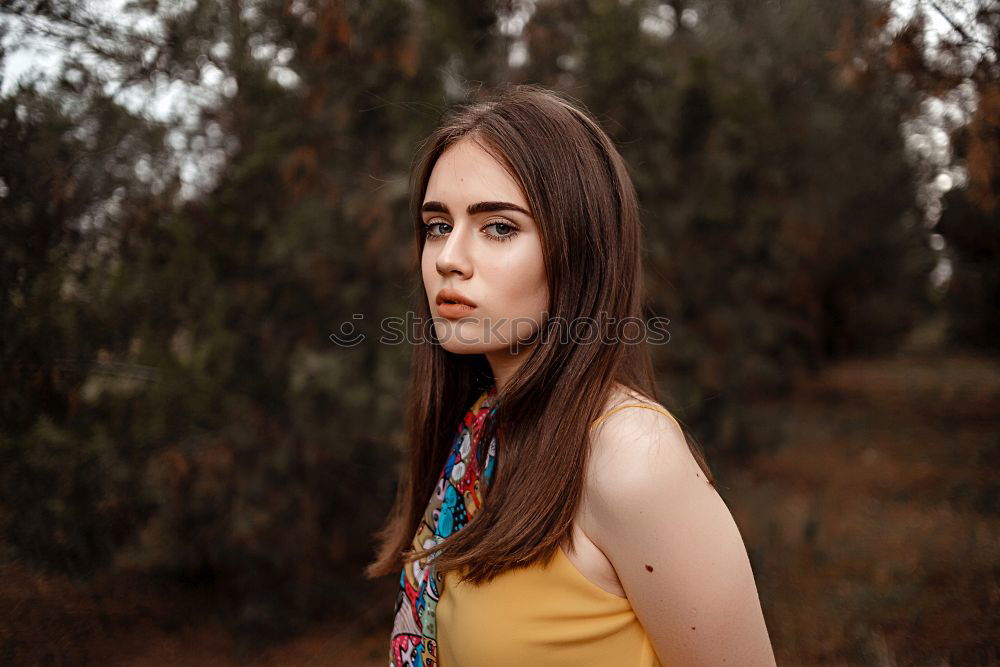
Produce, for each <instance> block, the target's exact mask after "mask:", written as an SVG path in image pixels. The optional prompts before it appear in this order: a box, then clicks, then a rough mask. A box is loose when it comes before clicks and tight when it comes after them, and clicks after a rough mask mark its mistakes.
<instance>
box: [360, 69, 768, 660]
mask: <svg viewBox="0 0 1000 667" xmlns="http://www.w3.org/2000/svg"><path fill="white" fill-rule="evenodd" d="M412 179H413V180H412V182H411V195H412V200H411V204H412V210H413V211H414V213H415V224H416V231H417V249H418V254H419V259H420V266H421V272H422V278H423V286H424V293H423V294H421V299H420V303H419V304H418V312H419V314H421V315H422V316H423V317H424V318H425V320H426V319H430V318H433V320H432V322H433V326H432V327H431V328H430V329H429V330H428V334H429V337H430V338H431V340H430V341H428V342H426V343H424V344H418V345H417V346H416V347H415V350H414V356H413V364H412V374H411V385H410V387H411V389H410V403H409V414H408V419H409V438H410V460H409V467H408V470H407V471H406V474H404V475H403V478H402V481H401V485H400V489H399V493H398V496H397V502H396V507H395V509H394V512H393V515H392V516H391V517H390V520H389V521H388V523H387V524H386V526H385V528H384V529H383V530H382V531H381V533H380V537H381V546H380V550H379V554H378V558H377V559H376V560H375V562H373V563H372V564H371V565H370V566H369V568H368V571H367V572H368V575H369V576H378V575H384V574H389V573H399V572H400V567H401V566H402V573H401V574H400V590H399V594H398V596H397V601H396V614H395V621H394V627H393V633H392V638H391V647H390V654H391V657H390V660H391V664H392V665H396V666H401V665H435V666H436V665H441V666H443V667H459V666H461V667H468V666H474V667H475V666H480V665H503V666H505V667H506V666H509V665H523V666H534V665H590V664H595V665H596V664H601V665H604V664H607V665H616V666H617V665H659V664H663V665H726V664H728V665H734V666H735V665H773V664H774V656H773V653H772V650H771V645H770V640H769V638H768V634H767V629H766V626H765V623H764V618H763V614H762V611H761V606H760V602H759V600H758V596H757V591H756V586H755V583H754V579H753V573H752V571H751V568H750V563H749V559H748V558H747V553H746V549H745V547H744V545H743V542H742V539H741V537H740V534H739V530H738V528H737V526H736V524H735V522H734V521H733V518H732V516H731V514H730V513H729V510H728V508H727V507H726V505H725V503H724V502H723V501H722V499H721V498H720V497H719V495H718V493H717V492H716V490H715V488H714V480H713V478H712V475H711V472H710V470H709V468H708V466H707V464H706V463H705V460H704V458H703V456H702V455H701V454H700V452H699V450H698V448H697V446H696V445H693V444H689V443H688V441H687V440H686V438H685V434H684V432H683V430H682V429H681V427H680V425H679V424H678V423H677V422H676V420H675V419H674V418H673V417H672V416H671V415H670V413H669V412H668V411H667V410H666V409H665V408H663V406H661V405H660V404H659V403H658V402H657V400H656V389H655V382H654V377H653V371H652V364H651V362H650V357H649V352H648V349H647V347H646V346H645V345H644V344H643V341H642V340H641V339H640V340H638V341H637V339H636V336H635V333H636V332H635V329H636V327H635V325H636V323H642V307H643V290H642V266H641V255H640V251H641V248H640V231H641V229H640V221H639V209H638V203H637V201H636V196H635V192H634V189H633V187H632V184H631V180H630V178H629V175H628V173H627V170H626V167H625V164H624V162H623V160H622V158H621V156H620V155H619V153H618V151H617V150H616V149H615V147H614V145H613V144H612V142H611V141H610V139H609V138H608V137H607V135H606V134H605V133H604V132H603V131H602V130H601V129H600V127H599V126H598V125H597V123H596V122H595V121H594V120H593V118H592V117H591V116H590V115H589V114H588V113H587V112H585V111H583V110H582V108H581V107H579V106H578V105H575V104H573V103H571V102H569V101H567V100H566V99H564V98H562V97H560V96H558V95H556V94H554V93H552V92H550V91H547V90H545V89H542V88H539V87H535V86H508V87H505V88H502V89H500V90H498V91H497V92H496V93H495V94H493V96H492V97H491V98H490V99H488V100H487V101H482V102H480V103H477V104H470V105H465V106H461V107H459V108H457V109H456V110H455V111H454V112H453V113H452V114H450V116H449V117H448V118H447V119H446V121H445V122H444V123H443V125H442V126H441V127H439V128H438V129H437V130H436V131H435V132H434V133H433V134H431V136H430V137H429V138H428V139H427V140H426V142H425V143H424V144H423V145H422V147H421V151H420V154H419V156H418V159H417V161H416V163H415V168H414V171H413V174H412ZM625 324H627V325H628V326H625ZM646 333H648V332H646ZM470 406H471V407H470ZM473 519H474V520H473Z"/></svg>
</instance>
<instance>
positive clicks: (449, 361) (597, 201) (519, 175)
mask: <svg viewBox="0 0 1000 667" xmlns="http://www.w3.org/2000/svg"><path fill="white" fill-rule="evenodd" d="M463 138H470V139H473V140H475V141H476V142H477V143H478V144H479V145H480V146H481V147H482V148H483V149H484V150H486V151H488V152H489V153H490V154H491V155H492V156H493V157H494V158H496V159H497V161H498V162H500V163H501V164H502V165H503V166H504V167H505V168H506V169H507V171H508V172H510V174H511V176H512V177H513V178H514V180H515V181H516V182H517V183H518V184H519V185H520V187H521V188H522V190H523V191H524V194H525V196H526V198H527V200H528V203H529V205H530V208H531V212H532V215H533V216H534V219H535V221H536V223H537V225H538V228H539V229H540V234H541V239H542V249H543V255H544V261H545V270H546V274H547V279H548V284H549V294H550V302H549V309H548V311H547V312H548V316H549V318H550V319H548V320H547V321H546V323H543V324H542V327H541V329H542V330H546V327H548V331H549V333H548V335H544V336H542V335H541V334H542V333H543V331H540V332H539V335H540V340H539V342H538V344H537V345H535V346H534V347H533V348H532V349H531V351H530V352H529V353H527V354H528V357H527V359H526V360H525V361H524V363H523V364H522V365H521V367H520V368H519V369H518V370H517V372H516V373H515V375H514V376H513V377H512V378H511V379H510V380H509V381H508V382H507V383H506V385H505V386H504V387H503V389H502V390H501V391H500V392H499V393H498V394H497V396H496V398H495V399H494V400H495V403H496V406H497V409H496V413H495V416H494V419H492V420H488V421H487V423H486V424H485V425H484V426H483V428H484V433H483V437H482V439H481V441H480V443H481V444H482V443H488V442H490V440H491V439H492V437H493V436H494V435H495V434H497V448H496V454H495V456H496V463H495V466H496V467H495V470H494V473H493V479H492V482H491V483H490V487H489V492H488V493H486V494H485V498H484V503H483V505H482V507H480V508H479V510H478V511H477V513H476V514H475V516H474V517H473V519H472V520H471V521H469V523H468V524H467V525H466V526H464V527H463V528H462V529H461V530H459V531H457V532H456V533H453V534H452V535H450V536H449V537H448V538H447V539H445V540H443V541H442V542H441V543H440V544H438V545H435V546H434V547H432V548H431V549H427V550H420V551H414V550H413V549H412V548H411V547H412V541H413V536H414V534H415V533H416V530H417V526H418V524H419V522H420V520H421V517H422V515H423V513H424V511H425V509H426V506H427V502H428V500H429V499H430V497H431V494H432V492H433V490H434V486H435V484H436V483H437V480H438V477H439V475H440V474H441V470H442V468H443V467H444V464H445V461H446V459H447V456H448V453H449V450H450V448H451V446H452V444H453V443H452V441H453V438H454V437H455V433H456V429H457V427H458V424H459V422H460V420H461V419H462V416H463V415H464V414H465V412H466V411H467V410H468V409H469V407H470V406H471V404H472V402H473V401H474V400H475V399H476V397H477V396H479V395H480V394H481V393H482V392H483V391H484V390H485V389H486V388H488V387H489V386H490V385H491V384H492V382H493V378H492V372H491V370H490V366H489V364H488V363H487V362H486V360H485V357H484V356H483V355H481V354H474V355H457V354H453V353H450V352H448V351H446V350H445V349H444V348H442V347H441V346H440V345H437V344H431V343H430V342H427V341H423V342H420V343H418V344H417V345H416V346H415V347H414V350H413V356H412V364H411V372H410V386H409V402H408V406H407V422H408V434H409V467H408V469H406V470H404V472H403V474H402V475H401V477H400V480H399V488H398V492H397V497H396V503H395V506H394V508H393V511H392V513H391V514H390V516H389V519H388V520H387V522H386V524H385V526H384V527H383V528H382V529H381V530H380V531H379V532H378V533H377V535H376V537H377V538H378V540H379V548H378V554H377V557H376V559H375V560H374V561H373V562H372V563H371V564H369V565H368V567H367V568H366V570H365V573H366V575H367V576H368V577H376V576H380V575H385V574H392V573H397V572H398V571H399V569H400V567H401V566H402V565H403V563H404V562H409V561H412V560H414V559H416V558H423V557H425V556H427V555H429V554H431V553H433V552H436V551H440V553H439V554H438V555H437V556H436V557H435V561H434V562H435V567H436V568H437V570H438V572H439V573H441V574H442V575H443V573H445V572H447V571H449V570H454V569H459V570H465V572H464V573H463V579H465V580H468V581H472V582H475V583H481V582H484V581H489V580H491V579H492V578H493V577H495V576H497V575H498V574H501V573H502V572H504V571H506V570H508V569H512V568H520V567H526V566H528V565H531V564H533V563H535V562H537V561H542V562H546V563H547V562H548V560H549V559H550V558H551V556H552V555H553V554H554V553H555V549H556V548H558V547H559V545H560V544H562V543H563V542H564V541H565V540H566V539H567V538H569V539H572V538H571V535H572V522H573V518H574V516H575V514H576V511H577V507H578V505H579V502H580V498H581V494H582V491H583V484H584V474H585V471H586V469H587V461H588V455H589V446H588V443H589V432H588V428H589V425H590V424H591V422H592V421H593V420H594V419H596V418H597V417H598V416H599V415H600V414H601V412H602V411H603V409H604V408H605V406H606V404H607V401H608V399H609V398H610V396H611V395H612V391H613V390H614V387H615V383H616V382H617V383H620V384H622V385H624V386H626V387H628V388H629V389H631V390H633V391H634V392H636V393H638V394H640V395H643V396H645V397H647V398H649V399H651V400H653V401H657V398H656V384H655V378H654V374H653V365H652V362H651V359H650V356H649V350H648V348H647V346H646V343H645V342H644V341H643V342H640V343H638V344H636V343H634V342H633V343H625V342H620V341H618V342H613V343H611V344H604V343H601V344H586V343H584V344H581V343H578V342H573V338H574V337H573V336H570V338H569V341H568V342H567V339H566V337H565V336H559V335H553V334H552V333H551V327H552V326H555V325H556V324H557V323H563V324H564V323H566V322H570V323H572V322H577V321H579V320H578V318H593V319H594V320H596V321H600V320H599V317H600V314H601V313H604V314H605V315H606V316H608V317H613V318H615V320H613V321H616V322H621V321H623V320H625V319H626V318H635V319H633V320H632V321H640V322H641V321H643V317H642V316H643V306H644V298H645V297H644V289H643V274H642V259H641V246H640V236H641V223H640V219H639V205H638V201H637V198H636V194H635V190H634V188H633V185H632V180H631V178H630V177H629V174H628V171H627V169H626V166H625V163H624V160H623V159H622V157H621V155H620V154H619V153H618V150H617V149H616V148H615V146H614V144H613V143H612V141H611V140H610V138H609V137H608V136H607V134H605V132H604V131H603V130H602V129H601V128H600V126H599V125H598V123H597V122H596V121H595V120H594V118H593V117H592V116H591V115H590V114H589V113H588V112H587V111H586V110H585V109H584V107H583V105H582V104H579V103H578V102H574V101H571V100H570V99H568V98H566V97H564V96H562V95H559V94H557V93H554V92H552V91H549V90H547V89H544V88H541V87H538V86H534V85H514V84H508V85H503V86H501V87H499V88H497V89H494V90H493V91H491V92H489V93H487V94H483V93H480V98H479V100H478V101H470V102H465V103H463V104H460V105H458V106H456V107H454V108H453V109H452V110H451V111H450V112H449V113H448V114H447V115H446V117H445V119H444V121H443V122H442V124H441V125H440V126H439V127H438V128H437V129H436V130H435V131H434V132H433V133H431V135H430V136H429V137H428V138H427V139H426V140H425V141H424V142H423V143H422V144H421V145H420V147H419V151H418V153H417V157H416V160H415V162H414V166H413V170H412V173H411V182H410V196H411V200H410V209H411V212H412V215H413V218H414V230H415V233H416V238H417V267H419V266H420V256H421V254H422V253H423V246H424V227H423V222H422V220H421V216H420V206H421V204H422V202H423V199H424V195H425V192H426V189H427V183H428V180H429V178H430V174H431V170H432V169H433V167H434V164H435V162H436V160H437V159H438V157H439V156H440V155H441V154H442V153H443V152H444V151H445V149H447V148H448V147H449V146H451V145H452V144H454V143H455V142H457V141H458V140H460V139H463ZM417 273H418V274H419V270H418V271H417ZM418 291H419V295H418V296H417V298H416V304H415V309H416V313H417V315H419V316H421V318H420V321H424V322H426V321H428V320H429V319H430V317H431V312H430V307H429V306H428V304H427V298H426V293H425V291H424V290H423V289H420V290H418ZM560 339H561V340H560ZM657 402H658V401H657ZM685 435H686V436H687V442H688V447H689V448H690V449H691V451H692V453H693V455H694V457H695V459H696V460H697V461H698V464H699V465H700V466H701V468H702V470H703V471H704V472H705V476H706V478H708V480H709V481H710V482H711V483H713V484H714V479H713V477H712V474H711V471H710V470H709V468H708V465H707V463H706V462H705V459H704V456H703V455H702V454H701V452H700V448H699V447H698V445H697V443H696V442H694V441H693V439H692V438H691V437H690V436H689V435H688V434H685ZM480 453H481V452H480ZM479 460H483V459H482V458H480V459H479Z"/></svg>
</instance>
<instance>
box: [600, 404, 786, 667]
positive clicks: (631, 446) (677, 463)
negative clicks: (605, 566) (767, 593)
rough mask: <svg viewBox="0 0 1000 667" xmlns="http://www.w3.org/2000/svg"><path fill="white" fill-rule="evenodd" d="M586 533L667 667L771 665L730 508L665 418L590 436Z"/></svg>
mask: <svg viewBox="0 0 1000 667" xmlns="http://www.w3.org/2000/svg"><path fill="white" fill-rule="evenodd" d="M586 495H587V499H586V503H585V506H586V515H587V521H586V524H587V528H588V530H587V534H588V536H589V537H590V538H591V539H592V540H593V541H594V542H595V544H597V546H598V547H600V549H601V550H602V551H603V552H604V553H605V555H606V556H607V557H608V558H609V559H610V561H611V563H612V565H613V566H614V568H615V571H616V572H617V573H618V578H619V580H620V581H621V584H622V587H623V588H624V589H625V594H626V595H627V596H628V599H629V601H630V602H631V604H632V607H633V609H634V610H635V613H636V616H637V617H638V618H639V621H640V622H641V623H642V625H643V627H645V629H646V632H647V633H648V634H649V637H650V639H651V640H652V642H653V646H654V647H655V649H656V653H657V655H658V656H659V658H660V662H662V663H663V664H664V665H670V666H671V667H687V666H690V667H695V666H703V665H706V666H707V665H711V666H712V667H718V666H719V665H733V667H736V666H737V665H739V666H740V667H744V666H745V667H755V666H756V667H769V666H772V665H774V664H775V659H774V653H773V651H772V648H771V642H770V638H769V637H768V633H767V627H766V625H765V622H764V615H763V612H762V611H761V606H760V600H759V598H758V595H757V587H756V584H755V582H754V577H753V571H752V570H751V567H750V560H749V558H748V557H747V551H746V547H745V546H744V544H743V539H742V537H741V536H740V532H739V528H738V527H737V525H736V522H735V521H734V520H733V517H732V514H731V513H730V512H729V508H728V507H727V506H726V504H725V502H724V501H723V500H722V498H721V497H720V496H719V494H718V492H716V490H715V488H714V487H713V486H712V485H711V484H709V483H708V482H707V481H706V479H705V475H704V473H703V472H702V471H701V468H700V467H699V466H698V464H697V462H696V461H695V460H694V457H693V456H692V455H691V452H690V450H689V449H688V446H687V443H686V442H685V440H684V436H683V435H682V433H681V432H680V430H679V429H678V428H677V426H676V425H675V424H674V423H673V421H671V420H670V419H669V418H668V417H666V416H665V415H662V414H660V413H658V412H654V411H652V410H643V409H632V410H622V411H621V412H618V413H616V414H615V415H613V416H612V417H611V418H609V419H608V420H607V422H605V424H603V425H602V428H600V429H599V431H598V432H597V433H595V436H594V448H593V454H592V457H591V465H590V466H589V472H588V475H587V494H586Z"/></svg>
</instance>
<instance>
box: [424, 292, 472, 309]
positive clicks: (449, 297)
mask: <svg viewBox="0 0 1000 667" xmlns="http://www.w3.org/2000/svg"><path fill="white" fill-rule="evenodd" d="M448 301H454V302H455V303H456V304H457V305H465V306H468V307H469V308H475V307H476V304H475V303H473V302H472V300H471V299H467V298H466V297H465V295H464V294H462V293H461V292H456V291H455V290H453V289H449V288H447V287H445V288H444V289H443V290H441V291H440V292H438V293H437V298H436V299H435V300H434V303H435V304H436V305H437V306H446V305H449V304H448V303H446V302H448Z"/></svg>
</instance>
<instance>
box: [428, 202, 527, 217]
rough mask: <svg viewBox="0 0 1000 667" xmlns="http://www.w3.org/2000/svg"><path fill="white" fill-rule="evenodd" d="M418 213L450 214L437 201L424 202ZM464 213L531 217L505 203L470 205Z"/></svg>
mask: <svg viewBox="0 0 1000 667" xmlns="http://www.w3.org/2000/svg"><path fill="white" fill-rule="evenodd" d="M420 211H421V212H422V213H447V214H450V213H451V212H450V211H449V210H448V207H447V206H445V205H444V204H442V203H441V202H439V201H425V202H424V204H423V206H421V207H420ZM466 211H467V212H468V214H469V215H476V214H477V213H492V212H494V211H519V212H521V213H524V214H525V215H527V216H529V217H530V216H531V213H529V212H528V211H526V210H524V209H523V208H521V207H520V206H518V205H517V204H512V203H510V202H507V201H481V202H479V203H477V204H470V205H469V208H467V209H466Z"/></svg>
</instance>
